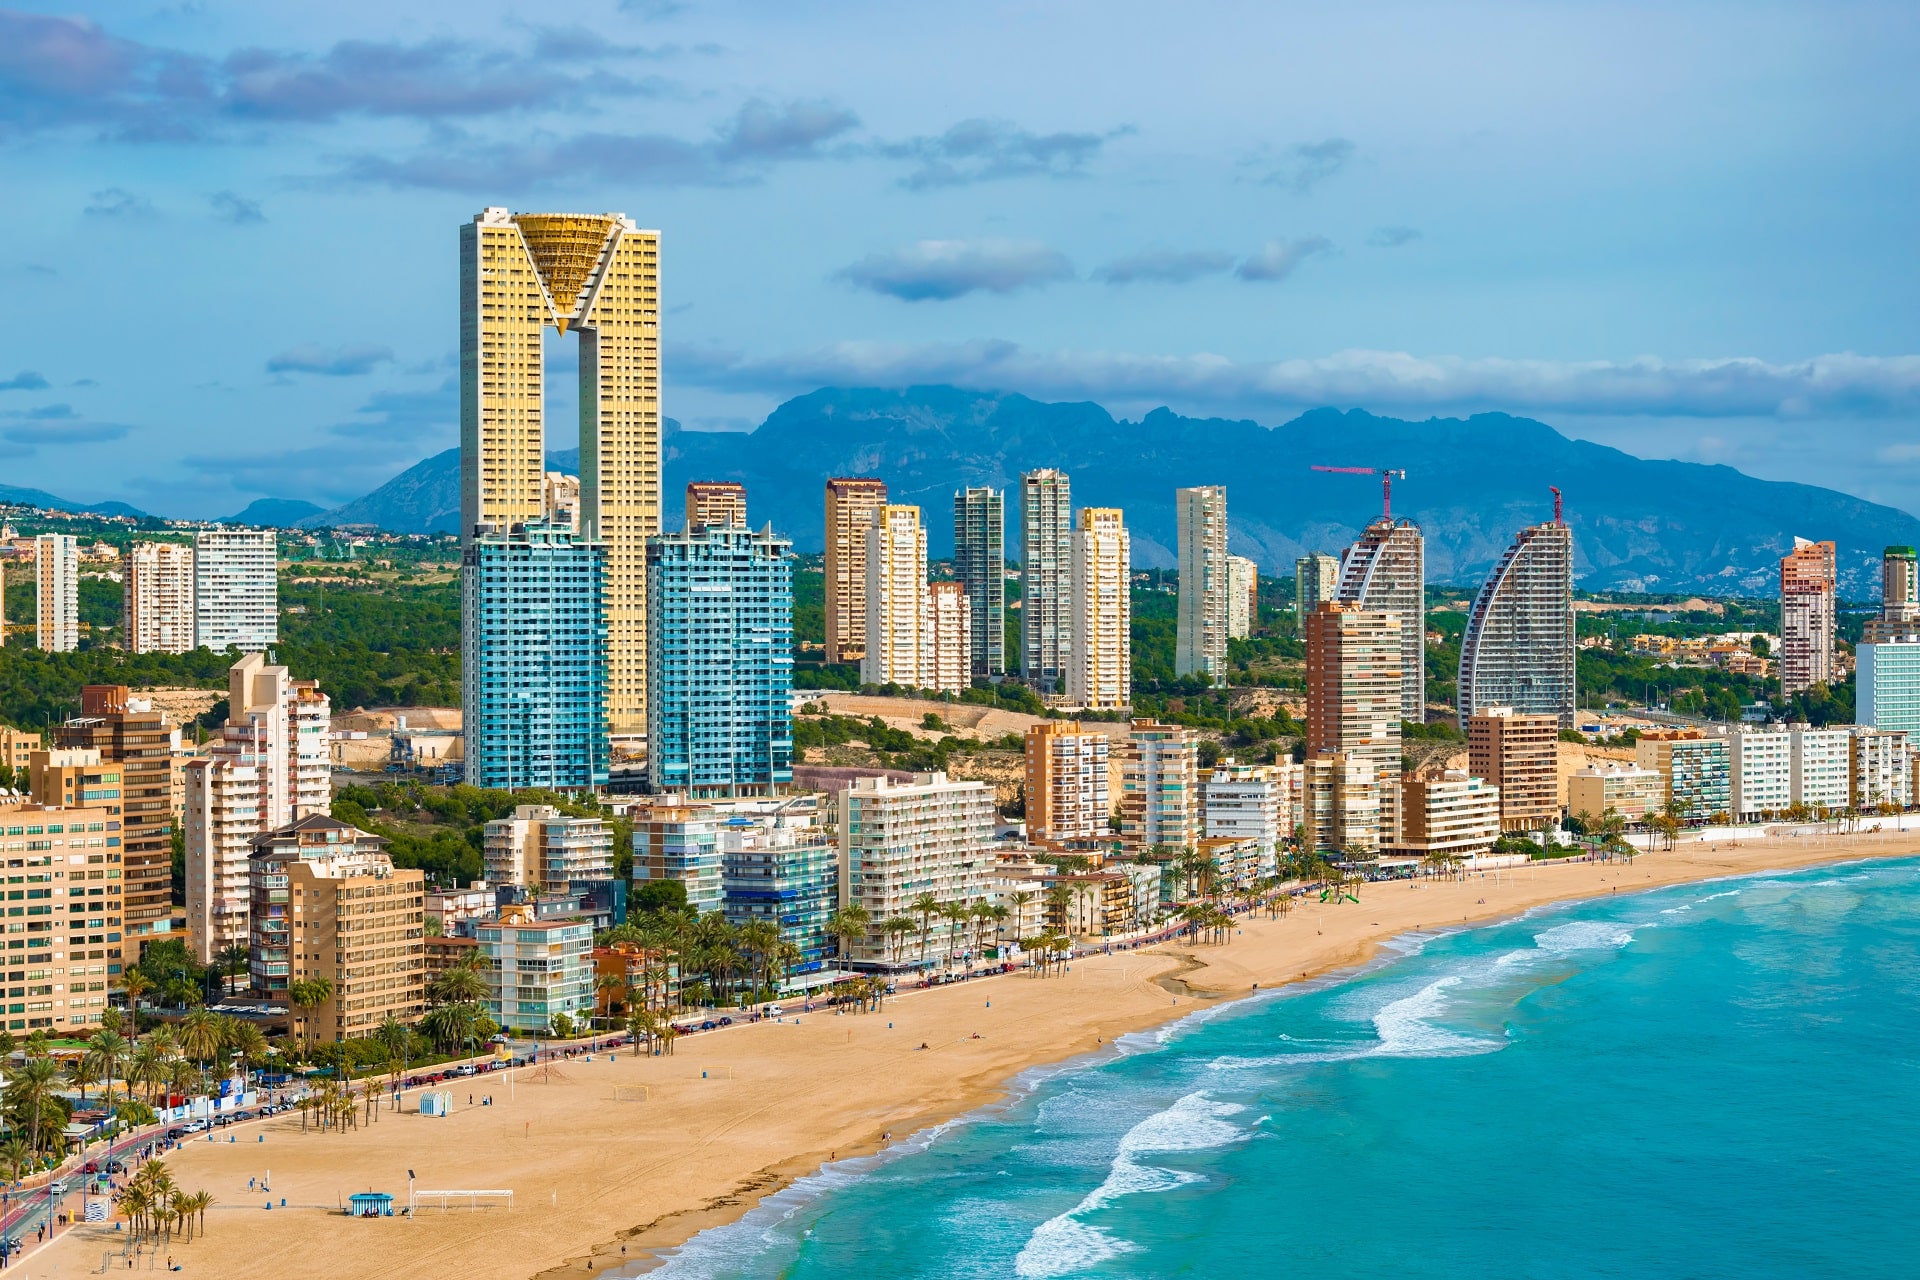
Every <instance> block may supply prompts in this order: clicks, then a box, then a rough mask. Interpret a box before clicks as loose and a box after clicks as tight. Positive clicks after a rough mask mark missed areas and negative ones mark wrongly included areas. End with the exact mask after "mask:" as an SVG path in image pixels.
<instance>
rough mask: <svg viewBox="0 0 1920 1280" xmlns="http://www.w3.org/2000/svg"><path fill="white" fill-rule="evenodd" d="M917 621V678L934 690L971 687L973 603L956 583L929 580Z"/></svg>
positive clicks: (955, 689)
mask: <svg viewBox="0 0 1920 1280" xmlns="http://www.w3.org/2000/svg"><path fill="white" fill-rule="evenodd" d="M923 599H924V601H925V604H924V611H923V612H922V614H921V620H920V678H919V679H918V680H916V681H915V682H914V683H916V684H918V685H919V686H920V687H921V688H922V689H927V690H930V691H931V692H934V693H952V694H961V693H965V692H966V691H967V690H968V689H971V688H972V687H973V648H974V646H973V605H972V602H971V601H970V600H969V599H968V592H967V587H966V585H965V584H964V583H959V582H929V583H928V584H927V587H926V594H925V596H924V597H923Z"/></svg>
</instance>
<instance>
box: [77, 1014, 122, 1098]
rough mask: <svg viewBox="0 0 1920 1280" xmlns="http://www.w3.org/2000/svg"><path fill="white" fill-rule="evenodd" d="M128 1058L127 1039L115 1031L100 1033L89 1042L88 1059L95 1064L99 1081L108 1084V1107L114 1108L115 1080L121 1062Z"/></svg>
mask: <svg viewBox="0 0 1920 1280" xmlns="http://www.w3.org/2000/svg"><path fill="white" fill-rule="evenodd" d="M126 1056H127V1038H126V1037H125V1036H123V1035H120V1034H119V1033H117V1032H113V1031H100V1032H96V1033H95V1034H94V1037H93V1038H92V1039H91V1040H89V1041H87V1052H86V1057H87V1059H88V1060H91V1062H92V1063H93V1067H94V1070H95V1072H96V1074H97V1077H98V1078H99V1079H102V1080H104V1081H106V1084H107V1107H108V1108H109V1109H111V1108H112V1107H113V1078H114V1076H116V1075H118V1074H119V1071H120V1060H121V1059H122V1058H124V1057H126Z"/></svg>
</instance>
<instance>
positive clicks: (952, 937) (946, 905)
mask: <svg viewBox="0 0 1920 1280" xmlns="http://www.w3.org/2000/svg"><path fill="white" fill-rule="evenodd" d="M972 913H973V910H972V908H971V907H969V906H968V905H967V904H966V903H964V902H943V903H941V904H940V910H939V911H938V912H937V913H936V914H937V915H939V917H940V918H941V919H942V920H945V921H946V922H947V959H946V963H947V967H948V968H952V967H953V953H954V952H955V951H958V950H959V949H960V948H959V946H958V945H957V941H956V940H957V937H958V934H959V932H960V929H961V928H962V926H964V925H965V924H966V923H967V920H968V918H969V917H970V916H971V915H972Z"/></svg>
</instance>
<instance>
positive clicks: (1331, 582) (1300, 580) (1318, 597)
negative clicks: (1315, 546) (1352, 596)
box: [1293, 551, 1340, 623]
mask: <svg viewBox="0 0 1920 1280" xmlns="http://www.w3.org/2000/svg"><path fill="white" fill-rule="evenodd" d="M1339 593H1340V557H1338V556H1330V555H1327V554H1325V553H1324V552H1319V551H1315V552H1312V553H1311V554H1308V555H1304V556H1301V557H1300V558H1299V559H1298V560H1295V561H1294V562H1293V613H1294V617H1295V618H1298V619H1301V620H1302V622H1303V623H1304V620H1305V619H1306V617H1307V615H1308V614H1311V613H1313V612H1314V611H1316V610H1317V609H1319V607H1320V606H1321V605H1323V604H1325V603H1326V602H1327V601H1329V600H1338V599H1339V598H1340V594H1339Z"/></svg>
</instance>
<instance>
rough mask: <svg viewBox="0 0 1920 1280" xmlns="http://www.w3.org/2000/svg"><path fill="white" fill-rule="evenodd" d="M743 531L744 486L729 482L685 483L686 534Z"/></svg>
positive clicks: (744, 511)
mask: <svg viewBox="0 0 1920 1280" xmlns="http://www.w3.org/2000/svg"><path fill="white" fill-rule="evenodd" d="M730 526H737V527H739V528H742V529H744V528H746V527H747V486H745V485H743V484H739V483H737V482H735V481H732V480H690V481H688V482H687V526H686V527H687V532H688V533H698V532H699V531H700V530H702V529H708V528H719V529H725V528H728V527H730Z"/></svg>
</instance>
